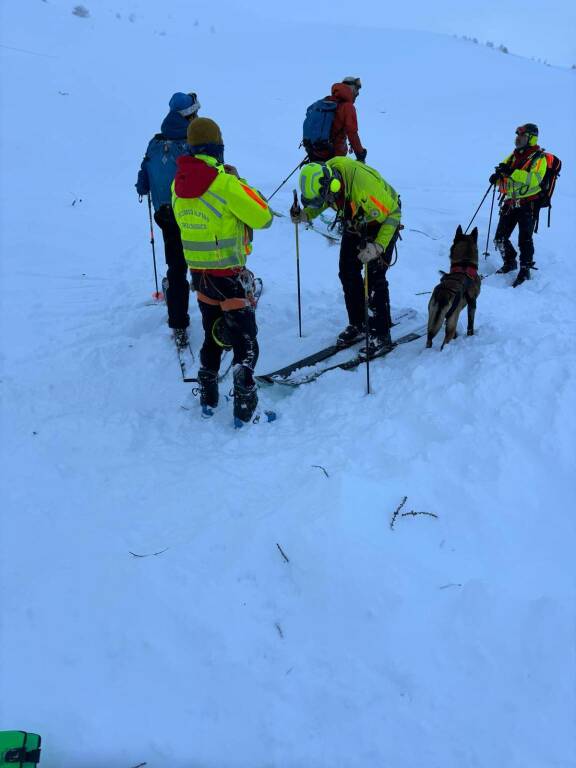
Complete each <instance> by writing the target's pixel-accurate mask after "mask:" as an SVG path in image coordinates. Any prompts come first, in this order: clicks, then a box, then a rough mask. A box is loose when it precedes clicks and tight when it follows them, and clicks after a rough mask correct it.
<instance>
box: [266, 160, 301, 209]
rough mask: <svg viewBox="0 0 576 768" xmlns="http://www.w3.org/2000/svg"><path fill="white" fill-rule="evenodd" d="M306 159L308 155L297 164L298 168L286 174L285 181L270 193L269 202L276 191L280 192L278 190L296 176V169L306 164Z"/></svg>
mask: <svg viewBox="0 0 576 768" xmlns="http://www.w3.org/2000/svg"><path fill="white" fill-rule="evenodd" d="M306 160H308V155H306V157H305V158H304V160H301V161H300V162H299V163H298V165H297V166H296V168H294V170H293V171H291V172H290V173H289V174H288V176H286V178H285V179H284V181H283V182H282V183H281V184H279V185H278V186H277V187H276V189H275V190H274V192H272V194H271V195H270V197H269V198H268V200H267V202H270V200H272V198H273V197H274V195H275V194H276V192H278V190H280V189H282V187H283V186H284V184H286V182H287V181H288V179H290V178H291V177H292V176H294V174H295V173H296V171H297V170H298V168H300V166H302V165H304V163H305V162H306Z"/></svg>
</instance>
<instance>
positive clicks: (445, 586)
mask: <svg viewBox="0 0 576 768" xmlns="http://www.w3.org/2000/svg"><path fill="white" fill-rule="evenodd" d="M461 586H462V584H457V583H455V582H454V583H453V584H443V585H442V586H441V587H438V589H448V588H449V587H461Z"/></svg>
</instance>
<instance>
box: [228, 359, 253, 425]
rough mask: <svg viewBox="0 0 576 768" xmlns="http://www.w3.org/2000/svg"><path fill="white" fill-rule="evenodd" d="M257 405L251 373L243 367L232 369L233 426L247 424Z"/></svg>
mask: <svg viewBox="0 0 576 768" xmlns="http://www.w3.org/2000/svg"><path fill="white" fill-rule="evenodd" d="M257 405H258V392H257V388H256V383H255V382H254V378H253V377H252V372H251V371H250V370H249V369H248V368H246V366H244V365H239V366H237V367H236V368H235V369H234V426H235V427H236V429H238V428H239V427H241V426H242V425H243V424H247V423H248V422H249V421H250V420H251V419H252V416H253V415H254V411H255V410H256V406H257Z"/></svg>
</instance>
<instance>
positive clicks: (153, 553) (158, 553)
mask: <svg viewBox="0 0 576 768" xmlns="http://www.w3.org/2000/svg"><path fill="white" fill-rule="evenodd" d="M169 549H170V547H166V549H161V550H160V551H159V552H148V553H147V554H145V555H139V554H138V553H137V552H132V551H130V550H129V552H130V554H131V555H132V557H156V555H161V554H162V553H163V552H168V550H169ZM142 765H146V763H142Z"/></svg>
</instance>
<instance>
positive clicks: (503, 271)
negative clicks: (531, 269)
mask: <svg viewBox="0 0 576 768" xmlns="http://www.w3.org/2000/svg"><path fill="white" fill-rule="evenodd" d="M515 269H518V264H517V263H516V261H505V262H504V264H502V266H501V267H500V269H497V270H496V274H497V275H507V274H508V272H514V270H515Z"/></svg>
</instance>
